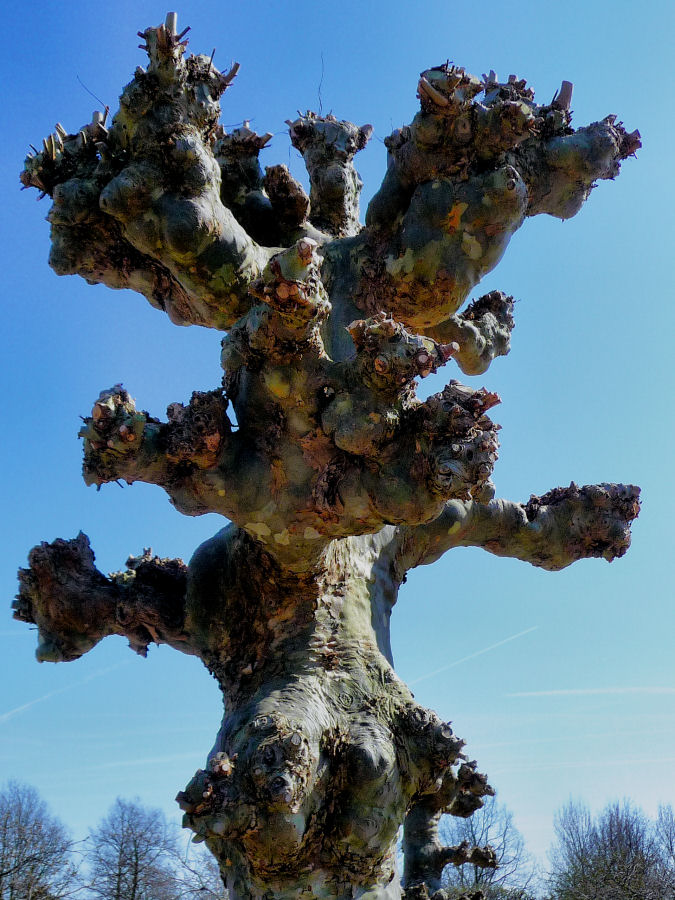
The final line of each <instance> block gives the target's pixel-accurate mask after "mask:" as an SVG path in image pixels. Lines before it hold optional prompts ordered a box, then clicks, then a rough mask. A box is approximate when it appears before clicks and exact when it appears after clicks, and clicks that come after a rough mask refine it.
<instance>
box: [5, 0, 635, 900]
mask: <svg viewBox="0 0 675 900" xmlns="http://www.w3.org/2000/svg"><path fill="white" fill-rule="evenodd" d="M140 36H141V38H142V39H143V44H142V47H143V48H144V49H145V50H146V51H147V53H148V57H149V65H148V67H147V69H142V68H140V67H139V68H138V69H137V70H136V73H135V75H134V78H133V80H132V81H131V82H130V83H129V84H128V85H127V87H126V88H125V89H124V92H123V94H122V96H121V99H120V109H119V111H118V113H117V114H116V115H115V117H114V118H113V120H112V122H111V123H110V124H109V125H108V124H107V120H106V117H105V116H102V115H100V114H95V115H94V119H93V121H92V122H91V123H89V124H88V125H86V126H84V127H83V128H82V129H81V130H78V131H76V132H74V133H70V132H67V131H66V129H64V128H63V127H62V126H61V125H59V126H57V129H56V133H55V134H53V135H50V136H49V137H48V138H47V139H46V140H45V142H44V147H43V150H42V151H40V152H38V153H37V154H36V155H35V156H31V157H29V158H28V159H27V160H26V163H25V169H24V171H23V173H22V175H21V179H22V182H23V184H24V185H25V186H34V187H37V188H38V189H39V190H41V191H43V192H44V193H46V194H49V195H50V196H51V197H52V199H53V206H52V209H51V212H50V221H51V223H52V252H51V257H50V262H51V265H52V266H53V267H54V269H55V270H56V271H57V272H59V273H61V274H66V273H76V274H79V275H81V276H82V277H84V278H86V279H87V280H88V281H90V282H102V283H105V284H107V285H109V286H111V287H117V288H119V287H128V288H132V289H133V290H136V291H138V292H139V293H141V294H143V295H144V296H145V297H146V298H147V299H148V300H149V301H150V303H152V304H153V305H154V306H156V307H158V308H159V309H162V310H164V311H165V312H166V313H167V314H168V315H169V316H170V318H171V319H172V321H174V322H176V323H177V324H183V325H187V324H197V325H203V326H208V327H212V328H216V329H220V330H222V331H226V332H227V334H226V336H225V337H224V339H223V342H222V365H223V370H224V377H223V383H222V386H218V387H216V388H215V389H214V390H213V391H210V392H205V393H197V392H196V393H194V394H193V396H192V398H191V400H190V402H189V403H188V404H187V405H183V404H180V403H172V404H171V405H170V406H169V408H168V410H167V414H166V418H165V420H161V419H159V418H156V417H154V416H152V415H150V413H148V412H145V411H141V410H138V409H137V408H136V405H135V402H134V400H133V399H132V398H131V396H130V395H129V393H128V392H127V391H126V390H125V389H124V388H123V387H122V386H121V385H115V386H113V387H112V388H110V389H107V390H104V391H102V392H101V394H100V395H99V397H98V399H97V400H96V401H95V403H94V404H93V407H92V411H91V414H90V415H89V416H87V417H86V418H85V420H84V424H83V426H82V428H81V431H80V436H81V437H82V439H83V442H84V477H85V480H86V481H87V483H89V484H96V485H97V486H100V485H101V484H103V483H105V482H109V481H115V480H118V479H124V480H126V481H127V482H129V483H132V482H133V481H146V482H151V483H153V484H158V485H160V486H161V487H163V488H164V490H165V491H166V492H167V493H168V495H169V497H170V498H171V501H172V502H173V504H174V505H175V506H176V508H177V509H178V510H179V511H181V512H183V513H185V514H187V515H200V514H202V513H206V512H218V513H221V514H222V515H223V516H224V517H226V518H227V519H229V520H230V521H231V524H230V525H228V526H227V527H226V528H224V529H223V530H222V531H221V532H219V533H218V534H217V535H216V536H215V537H213V538H212V539H211V540H210V541H207V542H206V543H205V544H203V545H202V546H201V547H200V548H199V549H198V550H197V551H196V553H195V554H194V556H193V557H192V559H191V561H190V563H189V565H188V566H185V565H184V563H183V562H182V561H181V560H168V559H160V558H158V557H153V556H152V554H151V553H150V552H149V551H146V552H145V553H144V554H143V555H142V556H139V557H131V558H130V559H129V560H128V561H127V568H126V570H124V571H121V572H118V573H115V574H113V575H111V576H108V577H106V576H104V575H103V574H102V573H101V572H99V571H98V570H97V569H96V567H95V565H94V554H93V552H92V550H91V548H90V546H89V542H88V539H87V538H86V536H85V535H83V534H80V535H79V536H78V537H77V538H75V539H74V540H70V541H63V540H57V541H55V542H54V543H52V544H42V545H40V546H38V547H36V548H34V549H33V550H32V551H31V554H30V557H29V567H28V568H27V569H22V570H21V571H20V576H19V577H20V590H19V595H18V598H17V600H16V602H15V604H14V608H15V612H14V615H15V616H16V617H17V618H19V619H21V620H23V621H26V622H33V623H36V624H37V626H38V630H39V647H38V651H37V655H38V659H40V660H52V661H58V660H73V659H76V658H77V657H79V656H81V655H82V654H83V653H85V652H87V651H88V650H89V649H91V647H93V646H94V645H95V644H96V643H97V642H98V641H99V640H101V639H102V638H103V637H105V636H106V635H109V634H122V635H126V636H127V638H128V639H129V644H130V646H131V647H132V648H133V649H134V650H136V651H137V652H139V653H141V654H143V655H145V653H146V652H147V648H148V646H149V644H150V643H168V644H170V645H171V646H173V647H175V648H176V649H178V650H181V651H183V652H185V653H190V654H194V655H197V656H199V657H200V658H201V659H202V660H203V662H204V664H205V665H206V666H207V667H208V669H209V671H210V672H212V673H213V675H214V676H215V677H216V679H217V680H218V683H219V684H220V686H221V689H222V692H223V699H224V704H225V709H226V715H225V718H224V719H223V724H222V727H221V730H220V732H219V734H218V736H217V739H216V742H215V745H214V747H213V750H212V751H211V753H210V755H209V757H208V762H207V765H206V767H205V768H204V769H203V770H200V771H199V772H197V774H196V775H195V777H194V778H193V779H192V781H191V782H190V784H189V785H187V787H186V788H185V790H183V791H181V792H180V793H179V795H178V798H177V799H178V802H179V803H180V806H181V807H182V809H183V810H184V812H185V825H186V826H187V827H188V828H190V829H192V830H193V831H194V832H195V840H200V841H206V842H207V844H208V846H209V848H210V849H211V851H212V852H213V853H214V855H215V856H216V857H217V859H218V861H219V863H220V866H221V871H222V873H223V878H224V880H225V883H226V884H227V887H228V889H229V890H230V892H231V896H232V897H233V898H238V900H254V898H255V900H262V898H271V897H275V898H288V900H290V898H299V897H302V898H307V900H310V898H317V900H318V898H357V897H359V898H371V900H379V898H392V900H393V898H398V897H401V896H402V893H401V892H402V890H403V892H404V894H405V896H406V897H408V898H413V897H428V896H432V895H433V896H437V897H441V896H442V892H439V888H440V876H441V873H442V870H443V868H444V866H446V865H449V864H454V865H460V864H462V863H463V862H470V863H471V864H473V865H477V864H478V865H485V866H492V865H494V854H493V853H492V851H491V850H490V848H471V847H467V846H464V845H461V846H459V847H443V846H442V844H441V843H440V841H439V839H438V834H437V824H438V820H439V818H440V816H441V815H442V814H443V813H447V812H449V813H452V814H454V815H457V816H469V815H471V813H472V812H474V811H475V810H476V809H477V808H478V807H479V806H480V805H481V802H482V801H481V798H482V797H484V796H486V795H487V794H490V793H492V788H491V787H490V786H489V784H488V782H487V778H486V776H485V775H482V774H480V773H479V771H478V768H477V764H476V763H475V762H474V761H471V760H469V759H468V758H467V757H466V755H465V754H464V753H463V750H462V748H463V741H461V740H460V739H459V738H458V737H457V736H456V735H455V734H454V733H453V730H452V728H451V727H450V725H449V723H445V722H442V721H440V720H439V718H438V717H437V716H436V715H435V714H434V713H433V712H430V711H429V710H426V709H424V708H423V707H421V706H419V705H418V704H417V703H416V702H415V700H414V698H413V696H412V694H411V693H410V691H409V690H408V688H407V687H406V686H405V685H404V684H403V683H402V682H401V681H400V679H399V678H398V677H397V676H396V674H395V672H394V669H393V662H392V658H391V650H390V642H389V620H390V615H391V611H392V608H393V606H394V603H395V602H396V598H397V594H398V590H399V587H400V585H401V584H402V582H403V581H404V579H405V574H406V571H407V570H408V569H410V568H412V567H414V566H417V565H422V564H427V563H431V562H433V561H434V560H436V559H437V558H438V557H440V555H441V554H443V553H445V552H446V551H447V550H449V549H452V548H453V547H457V546H468V545H473V546H480V547H483V548H484V549H486V550H488V551H489V552H491V553H495V554H497V555H502V556H513V557H517V558H519V559H523V560H525V561H527V562H530V563H531V564H533V565H537V566H541V567H543V568H547V569H560V568H562V567H564V566H566V565H569V564H570V563H572V562H574V561H575V560H577V559H580V558H583V557H590V556H598V557H604V558H605V559H608V560H611V559H613V558H614V557H617V556H621V555H623V553H624V552H625V551H626V549H627V547H628V544H629V540H630V537H629V527H630V523H631V521H632V520H633V518H634V517H635V516H636V515H637V513H638V508H639V501H638V494H639V492H638V490H637V488H634V487H632V486H624V485H608V484H605V485H595V486H593V485H591V486H586V487H582V488H578V487H577V486H576V485H574V484H572V485H570V487H569V488H556V489H554V490H553V491H550V492H549V493H548V494H546V495H544V496H542V497H531V498H530V500H529V501H528V502H527V503H525V504H520V503H512V502H509V501H504V500H495V499H493V497H494V486H493V484H492V481H491V475H492V470H493V466H494V464H495V461H496V458H497V430H498V426H497V425H495V424H494V423H493V421H492V420H491V418H490V417H489V416H488V413H489V411H490V409H491V408H492V407H494V406H495V405H496V404H497V403H499V398H498V397H497V396H496V394H494V393H491V392H490V391H489V390H487V389H485V388H480V389H473V388H470V387H466V386H464V385H462V384H460V383H459V382H457V381H454V380H450V381H449V383H448V385H447V387H445V388H444V389H443V390H442V391H441V392H439V393H438V394H435V395H434V396H432V397H430V398H429V399H427V400H426V401H423V402H422V401H420V400H419V399H418V398H417V396H416V392H415V387H416V379H418V378H423V377H425V376H426V375H428V374H430V373H431V372H434V371H436V370H437V369H438V368H439V367H441V366H443V365H446V364H448V363H450V362H452V361H453V360H454V361H456V362H457V364H458V365H459V366H460V368H461V369H462V371H463V372H465V373H467V374H479V373H483V372H484V371H485V370H486V369H487V368H488V366H489V365H490V362H491V361H492V360H493V359H494V358H495V357H497V356H503V355H505V354H506V353H508V351H509V345H510V334H511V330H512V328H513V324H514V323H513V298H511V297H507V296H506V295H505V294H503V293H501V292H500V291H493V292H491V293H489V294H486V295H484V296H482V297H479V298H478V299H476V300H475V301H474V302H472V303H470V304H469V305H468V307H467V308H466V309H465V310H464V311H463V312H461V311H460V307H461V306H462V304H463V303H464V301H465V300H466V298H467V297H468V295H469V294H470V292H471V291H472V289H473V288H474V287H475V285H477V284H478V282H479V281H480V279H481V278H482V277H483V276H484V275H485V274H486V273H487V272H489V271H490V270H491V269H492V268H493V267H494V266H495V265H496V264H497V262H498V261H499V259H500V258H501V256H502V254H503V252H504V250H505V249H506V246H507V244H508V241H509V239H510V237H511V235H512V234H513V233H514V232H515V230H516V229H517V228H519V227H520V226H521V224H522V223H523V221H524V220H525V218H526V217H527V216H531V215H536V214H538V213H548V214H550V215H556V216H560V217H561V218H568V217H569V216H572V215H574V213H575V212H576V211H577V210H578V209H579V207H580V206H581V204H582V203H583V201H584V200H585V199H586V197H587V196H588V194H589V192H590V190H591V188H592V186H593V184H594V183H595V181H596V180H597V179H601V178H613V177H614V176H615V175H616V174H617V172H618V168H619V164H620V161H621V160H622V159H624V158H625V157H626V156H629V155H631V154H632V153H633V152H634V151H635V150H636V149H637V147H639V145H640V142H639V135H638V133H637V132H633V133H632V134H628V133H627V132H626V131H625V129H624V128H623V127H622V125H621V124H620V123H617V122H616V121H615V119H614V118H613V117H608V118H607V119H604V120H603V121H601V122H596V123H594V124H592V125H590V126H588V127H586V128H581V129H579V130H577V131H575V130H574V129H573V128H572V127H571V125H570V119H571V115H570V111H569V106H570V98H571V85H569V84H568V83H567V82H563V85H562V88H561V91H560V92H559V94H558V95H557V96H556V97H555V98H554V99H553V101H552V102H551V103H549V104H544V105H538V104H537V103H535V101H534V94H533V92H532V91H531V90H530V89H529V88H527V87H526V85H525V82H524V81H519V80H518V79H516V78H515V76H511V77H510V78H509V79H508V81H507V82H504V83H502V82H500V81H499V80H498V78H497V76H496V75H495V74H494V72H491V73H490V74H489V75H486V76H483V78H482V79H478V78H475V77H474V76H471V75H469V74H467V73H466V72H464V70H463V69H460V68H457V67H455V66H450V65H447V64H446V65H444V66H440V67H436V68H433V69H429V70H427V71H425V72H424V73H422V76H421V77H420V81H419V84H418V94H419V98H420V104H421V109H420V112H419V113H418V114H417V116H416V117H415V119H414V120H413V122H412V123H411V124H410V125H408V126H405V127H404V128H402V129H400V130H398V131H396V132H395V133H394V134H393V135H391V137H390V138H388V139H387V141H386V143H387V147H388V151H389V163H388V169H387V174H386V176H385V178H384V181H383V183H382V186H381V188H380V190H379V192H378V193H377V194H376V195H375V196H374V198H373V200H372V201H371V203H370V205H369V207H368V211H367V214H366V225H365V227H363V226H361V225H360V223H359V212H358V210H359V205H358V200H359V192H360V189H361V180H360V178H359V176H358V173H357V172H356V169H355V168H354V163H353V159H354V156H355V154H356V152H357V151H358V150H359V149H361V148H362V147H363V146H365V144H366V142H367V141H368V138H369V137H370V134H371V132H372V128H371V127H370V126H369V125H364V126H361V127H357V126H355V125H353V124H352V123H350V122H347V121H339V120H338V119H336V118H335V117H333V116H330V115H329V116H319V115H316V114H314V113H312V112H309V111H308V112H307V113H306V114H305V115H301V116H299V118H297V119H296V120H294V121H289V122H288V125H289V131H290V136H291V140H292V142H293V145H294V146H295V147H296V148H297V149H298V150H299V151H300V152H301V153H302V155H303V157H304V160H305V163H306V165H307V169H308V173H309V181H310V193H309V196H308V195H307V194H306V192H305V191H304V189H303V188H302V186H301V185H300V184H299V183H298V182H297V181H295V179H294V178H293V177H292V176H291V175H290V173H289V171H288V169H287V168H286V167H285V166H270V167H267V169H266V171H265V173H264V174H263V171H262V168H261V166H260V163H259V153H260V151H261V150H262V149H263V148H264V147H265V146H266V145H267V143H268V142H269V140H270V138H271V135H269V134H265V135H257V134H256V133H255V132H254V131H252V130H251V129H250V128H249V126H248V123H245V124H244V126H242V127H241V128H238V129H237V130H235V131H234V132H232V133H230V134H228V133H226V132H225V131H224V129H223V128H222V126H220V125H218V116H219V112H220V106H219V99H220V96H221V95H222V93H223V92H224V91H225V89H226V88H228V87H229V85H230V84H231V82H232V80H233V78H234V76H235V75H236V71H237V68H238V66H237V65H235V66H234V67H233V68H232V70H231V71H230V72H228V73H227V74H223V73H220V72H218V71H217V70H216V69H215V68H214V66H213V64H212V58H209V57H206V56H190V57H187V58H186V56H185V45H186V43H187V41H186V40H185V39H184V36H185V32H183V33H181V34H178V33H177V27H176V17H175V15H174V14H169V16H168V17H167V21H166V23H165V24H164V25H161V26H159V27H157V28H148V29H146V30H145V31H144V32H142V33H140ZM230 406H231V407H232V408H233V409H234V411H235V413H236V419H237V423H238V427H237V428H234V427H233V426H232V424H231V422H230V420H229V418H228V409H229V408H230ZM401 824H404V853H405V872H404V877H403V885H404V887H403V888H402V887H401V885H400V883H399V879H398V876H397V874H396V864H395V853H396V837H397V833H398V829H399V827H400V825H401Z"/></svg>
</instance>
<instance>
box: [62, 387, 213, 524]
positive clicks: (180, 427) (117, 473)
mask: <svg viewBox="0 0 675 900" xmlns="http://www.w3.org/2000/svg"><path fill="white" fill-rule="evenodd" d="M226 409H227V401H226V399H225V397H224V396H223V393H222V391H211V392H209V393H199V392H197V391H195V393H194V394H193V395H192V399H191V401H190V403H189V405H188V406H187V407H184V406H183V405H182V404H180V403H172V404H171V405H170V406H169V408H168V410H167V414H168V418H169V421H168V422H165V423H162V422H160V421H159V420H158V419H155V418H153V417H151V416H150V415H149V414H148V413H147V412H140V411H138V410H137V409H136V405H135V403H134V401H133V400H132V399H131V397H130V396H129V394H128V392H127V391H126V390H125V389H124V388H123V387H122V386H121V385H115V386H114V387H113V388H111V389H110V390H106V391H102V392H101V394H100V395H99V398H98V400H97V401H96V403H95V404H94V406H93V409H92V413H91V416H90V417H89V418H86V419H85V420H84V426H83V427H82V428H81V429H80V437H82V438H83V439H84V465H83V473H84V479H85V481H86V483H87V484H96V485H98V486H100V485H101V484H104V483H106V482H110V481H117V480H118V479H124V480H125V481H126V482H127V483H128V484H132V483H133V482H134V481H145V482H148V483H150V484H158V485H161V486H162V487H164V488H165V489H166V490H168V492H169V493H170V494H174V495H175V499H176V501H177V502H179V498H180V497H182V496H183V495H184V494H185V486H186V483H187V482H188V481H189V480H190V479H191V478H192V480H193V481H195V480H198V479H199V473H202V472H205V471H209V470H212V469H214V468H215V467H216V465H217V464H218V463H219V461H220V460H221V459H222V457H223V454H224V453H225V452H226V450H227V448H228V446H229V442H230V437H231V431H230V429H231V426H230V422H229V419H228V417H227V413H226ZM219 487H221V488H222V485H220V486H219ZM188 493H189V492H188ZM198 493H199V492H198V491H196V495H195V497H194V498H193V502H192V503H190V502H188V503H184V506H185V509H184V511H185V512H187V513H188V514H193V515H194V514H196V513H197V514H198V513H200V512H204V511H206V510H205V509H204V508H203V503H202V502H201V501H200V499H199V496H198Z"/></svg>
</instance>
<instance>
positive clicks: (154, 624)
mask: <svg viewBox="0 0 675 900" xmlns="http://www.w3.org/2000/svg"><path fill="white" fill-rule="evenodd" d="M28 563H29V568H27V569H20V570H19V593H18V595H17V599H16V600H15V601H14V604H13V608H14V618H15V619H19V620H21V621H22V622H31V623H34V624H35V625H37V626H38V639H39V644H38V648H37V650H36V656H37V658H38V660H39V661H40V662H45V661H49V662H58V661H64V660H73V659H77V658H78V657H80V656H82V655H83V654H84V653H86V652H87V651H88V650H91V648H92V647H94V646H95V645H96V644H97V643H98V642H99V641H100V640H101V639H102V638H104V637H106V636H107V635H110V634H119V635H123V636H125V637H127V638H128V639H129V646H130V647H131V648H132V649H133V650H135V651H136V652H137V653H140V654H141V655H142V656H145V655H146V654H147V649H148V644H150V643H151V642H154V643H156V644H160V643H166V644H171V645H172V646H173V647H176V648H177V649H179V650H182V651H183V652H185V653H194V652H196V651H195V650H194V649H193V648H192V647H191V646H190V644H189V642H188V635H187V634H186V633H185V631H184V630H183V625H184V619H185V591H186V575H187V567H186V566H185V564H184V563H183V561H182V560H180V559H160V558H159V557H157V556H152V552H151V551H150V550H146V551H145V552H144V553H143V555H142V556H136V557H134V556H132V557H130V558H129V559H128V560H127V569H126V571H125V572H117V573H115V574H113V575H110V576H109V577H107V578H106V577H105V575H103V574H102V573H101V572H99V570H98V569H97V568H96V567H95V566H94V553H93V551H92V549H91V547H90V545H89V538H88V537H87V536H86V534H82V532H80V534H79V535H78V536H77V537H76V538H74V539H73V540H70V541H64V540H61V539H59V540H56V541H54V542H53V543H52V544H46V543H43V544H40V545H38V546H37V547H34V548H33V549H32V550H31V552H30V554H29V556H28Z"/></svg>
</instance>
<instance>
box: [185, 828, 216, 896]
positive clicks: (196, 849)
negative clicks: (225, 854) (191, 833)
mask: <svg viewBox="0 0 675 900" xmlns="http://www.w3.org/2000/svg"><path fill="white" fill-rule="evenodd" d="M178 879H179V883H180V887H181V891H182V893H181V895H180V896H181V897H185V898H190V900H227V898H228V893H227V891H226V889H225V886H224V884H223V879H222V877H221V875H220V868H219V866H218V862H217V860H216V858H215V857H214V856H213V855H212V854H211V853H209V852H208V850H207V849H206V848H204V847H202V846H201V845H197V846H195V844H194V843H192V842H190V843H189V844H188V848H187V851H186V852H185V853H184V854H183V856H182V858H181V860H180V865H179V870H178Z"/></svg>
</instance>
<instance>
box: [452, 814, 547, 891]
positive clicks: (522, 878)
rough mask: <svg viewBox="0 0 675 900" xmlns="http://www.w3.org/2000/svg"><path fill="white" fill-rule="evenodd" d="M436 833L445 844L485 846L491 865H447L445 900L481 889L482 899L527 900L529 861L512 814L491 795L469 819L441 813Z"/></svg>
mask: <svg viewBox="0 0 675 900" xmlns="http://www.w3.org/2000/svg"><path fill="white" fill-rule="evenodd" d="M439 834H440V836H441V839H442V840H443V842H444V843H445V844H448V845H453V844H454V845H460V846H461V845H462V844H466V845H467V846H469V847H475V846H480V847H484V846H485V845H489V846H490V847H491V848H492V850H493V852H494V862H495V864H496V865H495V866H494V867H491V866H480V865H476V864H471V863H468V864H465V865H463V866H452V865H449V866H447V867H446V868H445V869H444V871H443V877H442V882H443V888H444V889H445V891H446V894H447V896H448V898H449V900H454V898H459V897H460V896H462V895H464V894H467V893H468V894H470V893H472V892H474V891H478V890H480V891H482V892H483V895H484V897H485V898H486V900H529V898H531V897H532V889H533V887H534V881H535V871H534V865H533V862H532V860H531V858H530V856H529V854H528V853H527V851H526V850H525V841H524V840H523V836H522V835H521V833H520V832H519V831H518V829H517V828H516V826H515V825H514V824H513V814H512V813H511V811H510V810H508V809H507V808H506V806H504V805H503V804H501V803H499V802H498V801H497V800H496V799H495V798H494V797H491V798H489V799H488V800H487V801H486V802H485V804H484V805H483V807H482V808H481V809H479V810H478V811H477V812H475V813H474V814H473V816H471V818H469V819H457V818H454V817H452V818H451V817H450V816H445V817H444V818H443V819H442V820H441V824H440V827H439Z"/></svg>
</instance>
